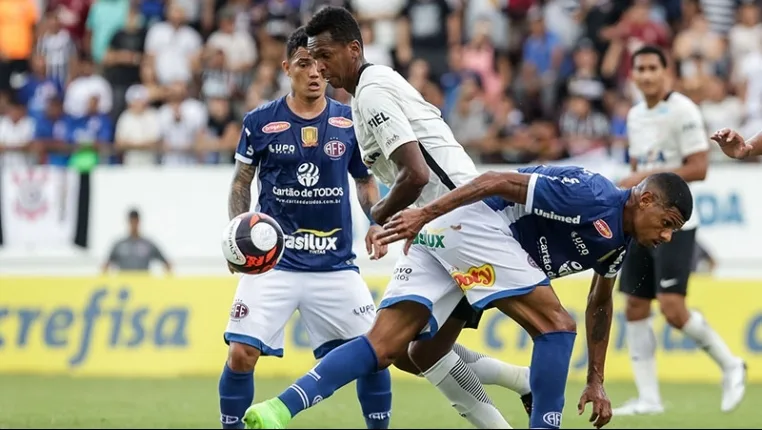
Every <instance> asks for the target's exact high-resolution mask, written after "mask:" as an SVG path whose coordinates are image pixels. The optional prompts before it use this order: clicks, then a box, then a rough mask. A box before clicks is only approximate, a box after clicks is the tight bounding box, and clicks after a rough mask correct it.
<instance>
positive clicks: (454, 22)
mask: <svg viewBox="0 0 762 430" xmlns="http://www.w3.org/2000/svg"><path fill="white" fill-rule="evenodd" d="M398 32H399V33H398V39H397V52H396V54H397V62H398V64H399V65H400V66H401V67H403V68H407V67H408V66H409V65H410V63H411V62H412V61H413V59H414V58H416V59H422V60H424V61H426V63H427V64H428V65H429V70H430V77H431V79H432V80H433V81H434V82H439V80H440V78H441V77H442V75H443V74H445V73H446V72H447V50H448V48H449V47H450V46H452V45H455V44H459V43H460V17H459V15H458V14H457V13H455V11H454V10H453V8H452V6H451V5H450V2H448V1H447V0H408V1H407V4H406V5H405V7H404V9H402V12H401V15H400V18H399V30H398Z"/></svg>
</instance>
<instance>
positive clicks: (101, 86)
mask: <svg viewBox="0 0 762 430" xmlns="http://www.w3.org/2000/svg"><path fill="white" fill-rule="evenodd" d="M77 68H78V73H77V75H76V77H75V78H74V80H72V81H71V83H70V84H69V86H68V87H67V88H66V95H65V97H64V112H66V114H67V115H70V116H72V117H82V116H85V115H87V114H88V109H89V108H90V101H91V100H92V99H93V98H94V97H95V98H97V100H98V112H99V113H101V114H110V113H111V108H112V106H113V95H112V91H111V85H110V84H109V82H108V81H107V80H106V79H105V78H104V77H103V76H102V75H100V74H98V73H96V72H95V65H94V64H93V61H92V59H91V58H90V57H88V56H87V55H85V54H81V55H80V58H79V61H78V63H77Z"/></svg>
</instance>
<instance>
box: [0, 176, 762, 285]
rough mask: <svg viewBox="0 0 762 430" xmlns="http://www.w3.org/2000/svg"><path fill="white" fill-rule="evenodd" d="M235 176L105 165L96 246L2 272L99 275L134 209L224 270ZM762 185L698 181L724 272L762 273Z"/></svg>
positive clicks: (357, 212) (93, 228)
mask: <svg viewBox="0 0 762 430" xmlns="http://www.w3.org/2000/svg"><path fill="white" fill-rule="evenodd" d="M510 168H511V166H489V169H492V170H507V169H510ZM589 168H590V169H591V170H594V171H599V172H601V173H603V174H605V175H607V176H609V177H613V178H616V177H619V176H621V175H622V174H625V173H626V166H621V165H601V164H600V163H597V164H595V165H592V166H589ZM481 169H482V170H487V168H485V167H482V168H481ZM231 178H232V168H231V167H229V166H203V167H187V168H186V167H144V168H134V167H130V168H128V167H120V166H116V167H107V168H101V169H98V170H97V171H95V172H94V173H93V174H92V177H91V186H92V188H91V190H92V192H91V202H90V208H91V209H90V223H89V243H90V246H89V249H88V250H86V251H82V250H76V249H74V248H71V249H70V248H68V247H67V248H64V249H47V247H39V246H38V247H36V248H34V249H30V248H26V247H25V248H18V247H13V246H5V247H1V248H0V273H13V274H25V273H34V274H45V273H49V274H63V273H69V274H91V273H95V272H96V271H97V267H98V266H99V265H100V263H101V262H102V260H103V258H105V256H106V255H107V253H108V251H109V249H110V247H111V245H112V244H113V243H114V241H115V240H117V239H119V238H120V237H122V236H123V235H124V234H125V233H126V213H127V211H128V210H129V209H130V208H137V209H139V210H140V212H141V214H142V219H143V222H142V225H143V232H144V234H145V235H146V236H147V237H149V238H151V239H153V240H154V241H155V242H156V243H157V244H158V245H159V246H160V248H161V249H162V250H164V252H165V253H166V254H167V256H168V257H169V258H170V259H172V260H173V261H174V262H175V265H176V267H177V272H178V274H184V273H185V274H199V273H203V274H224V273H226V272H225V270H226V269H225V266H224V263H223V261H222V256H221V252H220V244H219V241H220V234H221V232H222V229H223V227H224V226H225V224H226V222H227V195H228V189H229V186H230V181H231ZM760 186H762V169H760V168H759V167H758V166H756V165H738V164H731V165H719V166H712V168H711V169H710V173H709V176H708V178H707V179H706V181H704V182H703V183H700V184H697V185H696V186H694V197H695V211H697V213H698V215H699V217H700V219H701V224H702V227H701V228H700V230H699V240H700V241H701V243H702V245H703V246H704V247H705V248H706V249H707V250H708V251H709V252H710V253H711V255H712V256H713V257H714V258H715V259H716V260H717V262H718V263H719V265H720V269H721V270H720V271H719V274H721V275H722V274H728V275H736V276H759V275H762V247H760V246H759V243H760V240H762V219H760V214H762V199H761V198H760V197H759V188H760ZM350 193H351V194H352V201H353V205H354V207H353V219H354V232H355V244H354V248H355V250H356V252H357V254H358V260H357V261H358V264H360V265H361V267H362V268H363V270H365V271H368V272H373V273H385V272H386V271H388V270H389V269H390V268H391V267H392V266H393V263H394V255H395V254H396V253H398V252H399V249H400V246H399V245H397V246H394V247H393V249H392V250H391V251H390V255H389V256H388V257H387V258H385V259H383V260H381V261H379V262H370V261H369V260H368V259H367V256H366V255H365V251H364V244H363V238H364V232H365V230H366V229H367V225H368V224H367V220H366V218H365V216H364V214H363V212H362V210H361V209H360V208H359V205H358V204H357V202H356V199H355V198H354V186H353V185H351V186H350ZM254 195H256V194H254ZM755 266H756V268H755Z"/></svg>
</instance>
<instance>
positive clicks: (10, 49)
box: [0, 0, 39, 92]
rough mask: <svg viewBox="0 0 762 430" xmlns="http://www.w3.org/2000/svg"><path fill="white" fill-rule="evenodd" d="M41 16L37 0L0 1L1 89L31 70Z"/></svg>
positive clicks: (6, 87) (7, 88) (6, 89)
mask: <svg viewBox="0 0 762 430" xmlns="http://www.w3.org/2000/svg"><path fill="white" fill-rule="evenodd" d="M38 17H39V12H38V11H37V6H36V5H35V2H34V0H5V1H0V92H4V91H10V90H11V88H12V87H13V85H12V84H11V82H12V81H13V80H15V79H16V78H17V77H18V76H19V75H21V74H23V73H26V71H27V70H29V57H30V56H31V54H32V50H33V48H34V46H33V42H34V26H35V24H36V23H37V19H38Z"/></svg>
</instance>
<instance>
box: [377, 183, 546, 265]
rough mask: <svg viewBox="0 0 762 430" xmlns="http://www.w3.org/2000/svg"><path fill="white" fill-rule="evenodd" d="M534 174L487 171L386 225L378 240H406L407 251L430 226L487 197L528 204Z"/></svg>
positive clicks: (399, 215)
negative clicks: (427, 225)
mask: <svg viewBox="0 0 762 430" xmlns="http://www.w3.org/2000/svg"><path fill="white" fill-rule="evenodd" d="M530 178H531V175H527V174H524V173H518V172H486V173H483V174H481V175H479V176H477V177H476V178H475V179H474V180H473V181H471V182H469V183H467V184H465V185H463V186H460V187H458V188H455V189H454V190H452V191H450V192H449V193H447V194H445V195H443V196H442V197H440V198H438V199H436V200H434V201H433V202H431V203H429V204H428V205H426V206H424V207H422V208H420V209H408V210H405V211H403V212H401V213H398V214H397V215H395V216H394V217H392V219H391V221H389V222H388V223H386V224H385V225H384V230H383V232H381V233H379V235H378V237H377V239H379V241H380V242H381V243H382V244H390V243H393V242H396V241H398V240H402V239H406V240H407V243H406V244H405V252H407V250H408V249H409V247H410V245H411V244H412V241H413V239H415V237H416V235H417V234H418V232H420V231H421V229H422V228H423V226H424V225H426V223H428V222H430V221H432V220H434V219H436V218H438V217H440V216H442V215H444V214H446V213H448V212H451V211H453V210H454V209H456V208H459V207H462V206H467V205H470V204H472V203H475V202H478V201H479V200H483V199H485V198H487V197H492V196H499V197H502V198H504V199H506V200H508V201H511V202H514V203H519V204H524V203H526V200H527V193H528V191H529V179H530Z"/></svg>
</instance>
